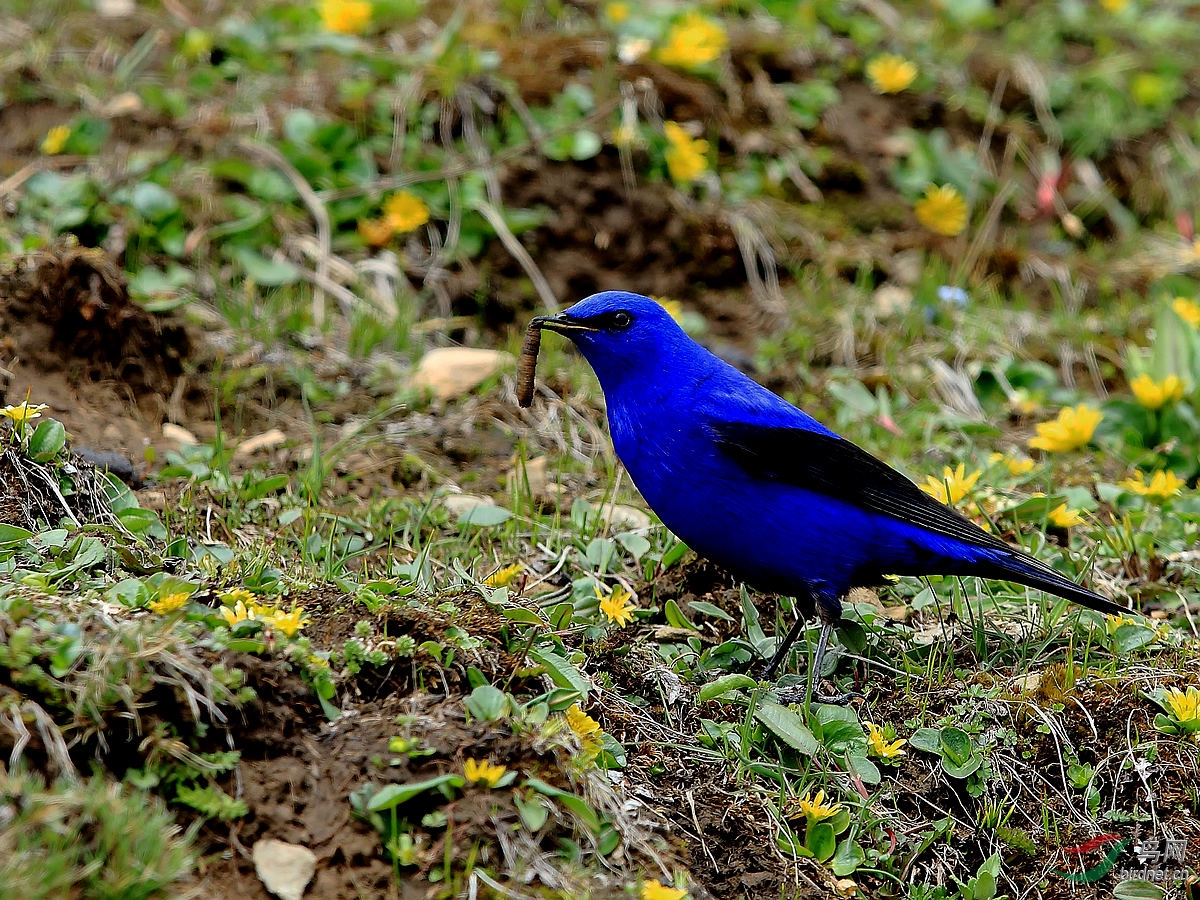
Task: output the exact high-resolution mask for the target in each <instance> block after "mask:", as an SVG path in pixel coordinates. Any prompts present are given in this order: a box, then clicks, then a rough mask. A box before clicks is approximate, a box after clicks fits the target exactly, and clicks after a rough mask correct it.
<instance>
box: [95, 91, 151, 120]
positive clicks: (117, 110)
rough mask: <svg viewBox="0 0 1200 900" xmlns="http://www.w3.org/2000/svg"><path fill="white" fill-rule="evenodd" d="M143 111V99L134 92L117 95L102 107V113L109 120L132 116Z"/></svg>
mask: <svg viewBox="0 0 1200 900" xmlns="http://www.w3.org/2000/svg"><path fill="white" fill-rule="evenodd" d="M141 111H142V98H141V97H139V96H138V95H137V94H135V93H133V92H132V91H125V93H123V94H117V96H115V97H113V98H112V99H111V100H109V101H108V102H106V103H105V104H104V106H103V107H101V109H100V112H101V113H103V114H104V115H105V116H108V117H109V118H114V117H116V116H131V115H133V114H134V113H137V112H141Z"/></svg>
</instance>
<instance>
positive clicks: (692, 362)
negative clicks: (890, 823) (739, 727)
mask: <svg viewBox="0 0 1200 900" xmlns="http://www.w3.org/2000/svg"><path fill="white" fill-rule="evenodd" d="M532 325H533V326H536V327H540V328H544V329H547V330H551V331H556V332H559V333H561V334H564V335H566V336H567V337H569V338H570V339H571V340H572V341H573V342H574V343H575V345H576V346H577V347H578V348H579V351H580V352H581V353H582V354H583V356H584V357H585V358H586V359H587V361H588V362H589V363H590V364H591V366H592V368H593V369H594V370H595V372H596V375H597V377H598V378H599V380H600V386H601V387H602V388H603V390H604V396H605V401H606V403H607V406H608V421H609V428H610V431H611V433H612V440H613V446H614V448H615V450H616V452H617V456H618V457H620V459H621V461H622V462H623V463H624V464H625V468H626V469H627V470H628V472H629V475H630V477H631V478H632V479H633V481H634V483H635V484H636V485H637V487H638V489H639V490H640V491H641V492H642V496H643V497H644V498H645V499H646V502H647V503H649V504H650V507H651V508H652V509H653V510H654V511H655V512H656V513H657V514H658V516H659V518H661V519H662V521H663V523H664V524H665V525H666V526H667V527H668V528H670V529H671V531H673V532H674V533H675V534H676V535H678V536H679V538H680V539H681V540H683V541H684V542H685V543H686V544H688V545H689V546H690V547H692V549H694V550H695V551H696V552H698V553H700V554H701V555H702V556H706V557H708V558H709V559H712V560H714V561H715V562H717V563H719V564H721V565H722V566H724V567H726V568H728V569H729V570H730V571H731V572H732V573H734V574H735V575H736V576H738V577H739V578H741V579H743V580H745V581H746V582H748V583H749V584H751V585H752V586H754V587H757V588H760V589H763V590H772V591H778V592H780V593H784V594H788V595H792V596H795V597H796V599H797V601H798V602H799V604H800V608H801V611H802V612H803V613H804V615H805V616H811V615H812V614H813V613H814V612H815V613H817V614H818V615H819V616H820V618H821V620H822V623H823V628H822V633H821V641H820V642H819V644H818V659H817V660H815V661H814V662H816V663H819V658H820V655H821V654H822V653H823V650H824V647H825V644H826V642H827V640H828V636H829V630H830V628H831V626H832V625H833V624H835V623H836V622H837V620H838V619H839V618H840V616H841V599H842V598H843V597H844V596H845V595H846V593H847V592H848V591H849V590H850V588H852V587H855V586H858V585H873V584H878V583H880V580H881V577H882V575H884V574H885V573H895V574H899V575H978V576H981V577H986V578H997V579H1004V580H1008V581H1014V582H1017V583H1020V584H1025V585H1028V586H1031V587H1036V588H1040V589H1042V590H1046V591H1050V592H1052V593H1055V594H1058V595H1060V596H1063V597H1067V598H1069V599H1071V600H1074V601H1075V602H1077V603H1081V604H1083V605H1084V606H1087V607H1090V608H1092V609H1096V610H1099V611H1101V612H1105V613H1119V612H1123V611H1125V610H1124V609H1123V607H1120V606H1118V605H1116V604H1115V603H1113V602H1112V601H1110V600H1107V599H1105V598H1104V597H1101V596H1100V595H1099V594H1096V593H1094V592H1092V591H1090V590H1088V589H1086V588H1083V587H1080V586H1079V585H1077V584H1075V583H1074V582H1072V581H1070V580H1069V579H1067V578H1064V577H1063V576H1062V575H1060V574H1058V573H1057V572H1055V571H1054V570H1053V569H1051V568H1050V567H1049V566H1047V565H1045V564H1043V563H1041V562H1039V561H1037V560H1036V559H1034V558H1033V557H1031V556H1029V555H1027V554H1025V553H1024V552H1022V551H1020V550H1018V549H1016V548H1015V547H1012V546H1010V545H1008V544H1006V543H1004V542H1003V541H1001V540H999V539H998V538H996V537H994V536H992V535H991V534H988V533H987V532H985V531H983V530H982V529H980V528H979V527H977V526H976V525H975V524H974V523H972V522H971V521H969V520H968V519H966V518H964V517H963V516H961V515H959V514H958V513H957V512H955V511H954V510H952V509H950V508H948V507H946V506H944V505H942V504H941V503H939V502H938V501H937V500H935V499H933V498H932V497H930V496H928V495H927V494H925V493H924V492H923V491H921V490H920V489H919V488H918V487H917V486H916V485H915V484H913V483H912V482H911V481H909V480H908V479H907V478H905V477H904V476H903V475H901V474H900V473H899V472H896V471H895V470H894V469H892V468H890V467H889V466H887V465H885V464H884V463H882V462H880V461H879V460H877V459H876V458H875V457H873V456H871V455H870V454H868V453H866V452H865V451H864V450H862V449H860V448H859V447H858V446H856V445H855V444H852V443H850V442H849V441H846V440H845V439H843V438H841V437H839V436H838V435H837V434H835V433H834V432H832V431H831V430H829V429H828V428H826V427H825V426H824V425H822V424H821V423H820V422H818V421H817V420H816V419H814V418H813V417H812V416H810V415H808V414H807V413H805V412H803V411H802V410H800V409H798V408H796V407H795V406H793V405H792V404H790V403H788V402H787V401H785V400H783V399H782V398H781V397H779V396H777V395H775V394H774V393H772V392H771V391H769V390H767V389H766V388H764V387H763V386H761V385H760V384H758V383H757V382H755V381H753V380H752V379H750V378H748V377H746V376H745V375H744V374H742V373H741V372H739V371H738V370H737V369H735V368H733V367H732V366H730V365H729V364H727V363H725V362H724V361H722V360H721V359H719V358H718V357H716V356H714V355H713V354H712V353H710V352H708V351H707V350H705V349H704V348H703V347H701V346H700V345H699V344H697V343H696V342H695V341H693V340H692V339H691V338H690V337H688V336H687V335H686V334H685V333H684V332H683V330H682V329H681V328H680V327H679V325H678V324H677V323H676V322H675V321H674V320H673V319H672V318H671V316H670V315H669V314H668V313H667V311H666V310H665V309H663V307H662V306H660V305H659V304H658V303H655V302H654V301H653V300H650V299H649V298H647V297H642V296H640V295H638V294H631V293H626V292H623V291H607V292H605V293H601V294H595V295H593V296H591V297H588V298H587V299H585V300H582V301H580V302H579V303H577V304H575V305H574V306H572V307H571V308H570V309H568V310H566V311H565V312H563V313H560V314H559V315H557V316H540V317H538V318H537V319H535V320H534V322H533V323H532ZM798 634H799V623H797V627H795V628H793V629H792V631H791V633H790V634H789V635H788V637H787V638H785V640H784V641H783V642H782V644H781V646H780V649H779V651H778V652H777V653H776V655H775V658H774V659H773V660H772V662H771V664H770V666H769V667H768V673H769V672H771V671H773V670H774V668H775V667H776V666H777V665H778V663H779V661H780V660H781V659H782V658H783V655H784V654H785V653H786V651H787V649H788V646H789V645H790V644H791V642H792V641H794V639H795V638H796V636H797V635H798ZM814 668H816V670H817V671H819V667H816V666H815V667H814Z"/></svg>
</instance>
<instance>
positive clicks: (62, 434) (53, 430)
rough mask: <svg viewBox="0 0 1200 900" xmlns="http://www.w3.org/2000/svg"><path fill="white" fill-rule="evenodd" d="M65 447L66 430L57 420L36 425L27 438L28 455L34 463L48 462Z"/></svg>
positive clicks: (49, 420) (47, 420)
mask: <svg viewBox="0 0 1200 900" xmlns="http://www.w3.org/2000/svg"><path fill="white" fill-rule="evenodd" d="M66 445H67V429H66V428H64V427H63V423H62V422H60V421H58V420H57V419H46V420H45V421H44V422H41V423H39V424H38V427H37V428H36V429H35V430H34V432H33V434H32V435H30V437H29V455H30V456H32V457H33V458H34V460H35V461H36V462H43V463H44V462H50V460H52V459H54V457H56V456H58V454H59V452H60V451H61V450H62V449H63V447H65V446H66Z"/></svg>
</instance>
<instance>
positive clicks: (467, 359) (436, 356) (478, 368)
mask: <svg viewBox="0 0 1200 900" xmlns="http://www.w3.org/2000/svg"><path fill="white" fill-rule="evenodd" d="M512 364H513V355H512V354H511V353H506V352H505V351H503V350H485V349H482V348H479V347H439V348H437V349H436V350H430V351H429V352H428V353H426V354H425V355H424V356H422V357H421V361H420V363H418V364H417V370H416V371H415V372H414V373H413V376H412V380H411V381H410V384H411V386H412V387H414V388H416V389H417V390H427V391H431V392H432V393H433V395H434V397H436V398H437V399H438V400H442V401H446V400H453V399H454V398H455V397H461V396H462V395H463V394H466V393H469V392H470V391H472V390H473V389H475V388H477V387H478V386H479V385H480V384H482V383H483V382H484V381H486V380H487V379H488V378H490V377H491V376H493V375H495V374H496V373H497V372H499V371H500V370H502V369H504V368H507V367H508V366H511V365H512Z"/></svg>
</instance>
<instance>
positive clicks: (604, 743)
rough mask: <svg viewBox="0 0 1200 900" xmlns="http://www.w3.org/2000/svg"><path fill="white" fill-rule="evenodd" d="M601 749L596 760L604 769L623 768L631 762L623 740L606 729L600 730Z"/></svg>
mask: <svg viewBox="0 0 1200 900" xmlns="http://www.w3.org/2000/svg"><path fill="white" fill-rule="evenodd" d="M600 751H601V752H600V757H599V759H598V760H597V761H596V762H597V764H598V765H599V766H600V767H601V768H602V769H623V768H625V766H626V765H627V764H628V762H629V760H628V759H627V758H626V756H625V748H624V747H623V746H621V742H620V741H618V740H617V739H616V738H615V737H613V736H612V735H611V734H609V733H608V732H606V731H602V732H600Z"/></svg>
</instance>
